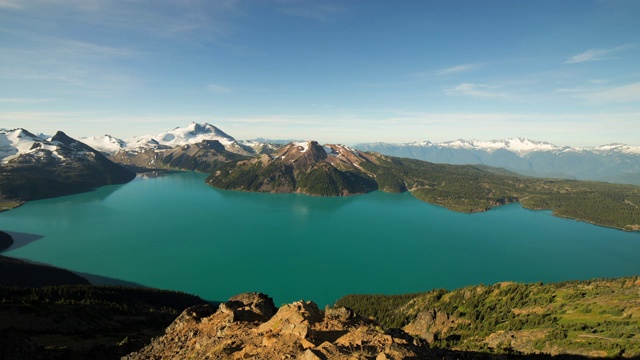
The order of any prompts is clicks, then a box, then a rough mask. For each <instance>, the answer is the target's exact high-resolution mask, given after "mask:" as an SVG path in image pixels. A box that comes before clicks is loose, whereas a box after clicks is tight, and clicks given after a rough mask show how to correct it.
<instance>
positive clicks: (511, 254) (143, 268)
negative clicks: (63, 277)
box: [0, 173, 640, 306]
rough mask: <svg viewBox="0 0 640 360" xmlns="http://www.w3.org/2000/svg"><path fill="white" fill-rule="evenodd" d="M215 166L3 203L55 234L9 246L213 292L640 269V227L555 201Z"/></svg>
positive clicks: (297, 292) (282, 297)
mask: <svg viewBox="0 0 640 360" xmlns="http://www.w3.org/2000/svg"><path fill="white" fill-rule="evenodd" d="M205 177H206V175H203V174H196V173H178V174H172V175H169V176H165V177H159V178H154V179H144V180H140V179H139V180H136V181H133V182H131V183H129V184H126V185H118V186H107V187H103V188H100V189H98V190H97V191H94V192H91V193H86V194H79V195H73V196H67V197H61V198H56V199H49V200H42V201H34V202H30V203H27V204H25V205H24V206H22V207H20V208H18V209H15V210H12V211H8V212H4V213H2V214H0V229H3V230H7V231H13V232H22V233H29V234H34V235H39V236H42V237H41V238H40V239H38V240H36V241H33V242H31V243H29V244H28V245H26V246H22V247H19V248H14V249H11V250H10V251H8V252H7V253H6V254H7V255H9V256H14V257H19V258H24V259H30V260H33V261H38V262H43V263H48V264H52V265H56V266H59V267H64V268H68V269H71V270H75V271H80V272H85V273H92V274H97V275H101V276H107V277H112V278H117V279H121V280H126V281H131V282H135V283H138V284H142V285H146V286H151V287H158V288H165V289H174V290H181V291H186V292H190V293H194V294H197V295H200V296H201V297H203V298H205V299H208V300H226V299H228V298H229V297H230V296H232V295H235V294H237V293H240V292H244V291H262V292H265V293H267V294H269V295H271V296H272V297H274V300H275V302H276V304H281V303H284V302H290V301H294V300H299V299H311V300H314V301H316V302H317V303H318V304H319V305H320V306H323V305H325V304H331V303H333V302H334V301H335V300H336V299H337V298H339V297H340V296H342V295H345V294H349V293H385V294H393V293H407V292H419V291H426V290H430V289H433V288H449V289H452V288H456V287H461V286H465V285H472V284H479V283H485V284H490V283H494V282H498V281H524V282H534V281H544V282H550V281H559V280H570V279H588V278H593V277H616V276H627V275H638V274H640V261H639V260H638V259H640V234H638V233H625V232H622V231H618V230H612V229H607V228H603V227H597V226H593V225H589V224H586V223H580V222H576V221H572V220H566V219H560V218H556V217H554V216H552V215H551V214H550V212H546V211H530V210H526V209H523V208H522V207H520V206H519V205H509V206H504V207H501V208H497V209H494V210H492V211H489V212H486V213H481V214H473V215H468V214H460V213H455V212H451V211H448V210H446V209H443V208H440V207H437V206H433V205H429V204H427V203H424V202H422V201H419V200H417V199H415V198H414V197H413V196H412V195H411V194H409V193H405V194H387V193H383V192H374V193H371V194H367V195H361V196H353V197H346V198H321V197H310V196H304V195H295V194H256V193H241V192H233V191H221V190H216V189H213V188H211V187H209V186H207V185H205V184H204V179H205Z"/></svg>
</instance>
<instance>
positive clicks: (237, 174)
mask: <svg viewBox="0 0 640 360" xmlns="http://www.w3.org/2000/svg"><path fill="white" fill-rule="evenodd" d="M356 154H357V153H355V152H354V153H350V152H349V151H348V150H345V147H342V146H339V145H326V146H325V147H322V146H320V145H319V144H318V143H317V142H315V141H307V142H293V143H290V144H288V145H285V146H284V147H282V148H281V149H279V150H278V151H277V152H276V153H274V154H272V155H266V154H263V155H261V156H260V157H256V158H252V159H249V160H243V161H239V162H235V163H226V164H223V163H217V164H216V166H215V167H214V168H213V169H212V170H213V171H212V175H211V176H209V177H208V178H207V183H208V184H210V185H212V186H215V187H218V188H222V189H235V190H244V191H258V192H298V193H303V194H309V195H328V196H331V195H350V194H361V193H366V192H369V191H373V190H376V189H377V186H376V184H375V182H374V181H373V180H372V179H371V178H370V177H369V176H368V175H366V174H365V173H364V172H363V171H362V170H360V169H359V168H358V166H359V165H358V164H359V163H360V162H362V161H370V160H368V159H366V156H367V155H364V154H363V155H362V156H365V157H364V158H360V157H359V156H360V155H356Z"/></svg>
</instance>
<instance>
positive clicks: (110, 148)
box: [80, 134, 127, 155]
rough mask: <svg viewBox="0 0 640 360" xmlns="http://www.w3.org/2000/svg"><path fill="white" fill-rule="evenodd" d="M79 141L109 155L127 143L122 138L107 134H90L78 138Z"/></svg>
mask: <svg viewBox="0 0 640 360" xmlns="http://www.w3.org/2000/svg"><path fill="white" fill-rule="evenodd" d="M80 141H82V142H83V143H85V144H87V145H89V146H90V147H92V148H94V149H96V150H98V151H100V152H103V153H105V154H109V155H113V154H115V153H117V152H118V151H120V150H122V149H124V148H125V147H126V146H127V143H126V142H124V141H123V140H120V139H117V138H114V137H113V136H111V135H108V134H106V135H104V136H90V137H85V138H80Z"/></svg>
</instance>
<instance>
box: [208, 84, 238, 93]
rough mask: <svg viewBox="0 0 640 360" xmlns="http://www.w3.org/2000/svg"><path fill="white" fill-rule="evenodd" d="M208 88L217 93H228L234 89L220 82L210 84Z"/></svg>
mask: <svg viewBox="0 0 640 360" xmlns="http://www.w3.org/2000/svg"><path fill="white" fill-rule="evenodd" d="M207 90H208V91H210V92H212V93H216V94H227V93H230V92H232V91H233V89H231V88H229V87H226V86H224V85H220V84H209V85H207Z"/></svg>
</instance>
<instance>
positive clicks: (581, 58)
mask: <svg viewBox="0 0 640 360" xmlns="http://www.w3.org/2000/svg"><path fill="white" fill-rule="evenodd" d="M634 46H635V44H624V45H620V46H616V47H614V48H611V49H589V50H587V51H585V52H582V53H580V54H577V55H574V56H572V57H570V58H569V59H567V61H565V62H564V63H565V64H576V63H581V62H587V61H598V60H606V59H615V57H608V55H609V54H611V53H615V52H618V51H622V50H628V49H631V48H633V47H634Z"/></svg>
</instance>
